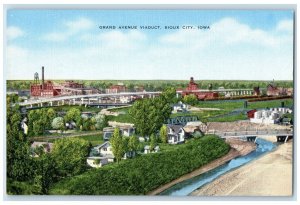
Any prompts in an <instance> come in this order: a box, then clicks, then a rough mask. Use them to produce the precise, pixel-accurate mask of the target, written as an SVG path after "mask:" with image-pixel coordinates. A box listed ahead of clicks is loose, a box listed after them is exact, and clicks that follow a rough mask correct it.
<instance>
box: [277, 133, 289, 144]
mask: <svg viewBox="0 0 300 205" xmlns="http://www.w3.org/2000/svg"><path fill="white" fill-rule="evenodd" d="M276 138H277V142H284V143H286V142H287V141H288V140H289V136H288V135H287V136H276Z"/></svg>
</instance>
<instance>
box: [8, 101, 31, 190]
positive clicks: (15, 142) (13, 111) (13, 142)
mask: <svg viewBox="0 0 300 205" xmlns="http://www.w3.org/2000/svg"><path fill="white" fill-rule="evenodd" d="M16 101H17V99H16V98H15V97H14V96H12V97H10V96H7V98H6V109H7V112H6V150H7V155H6V161H7V177H8V178H10V179H12V180H13V181H26V180H28V179H30V177H31V176H32V174H33V170H32V159H31V157H30V147H29V142H28V139H27V137H26V135H24V133H23V130H22V129H21V119H22V118H21V112H20V109H19V106H18V105H15V106H12V104H13V103H15V102H16ZM8 183H9V182H8ZM8 186H9V185H8Z"/></svg>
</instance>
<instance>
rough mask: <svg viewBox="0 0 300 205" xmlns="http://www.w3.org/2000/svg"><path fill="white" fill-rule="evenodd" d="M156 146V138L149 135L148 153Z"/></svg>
mask: <svg viewBox="0 0 300 205" xmlns="http://www.w3.org/2000/svg"><path fill="white" fill-rule="evenodd" d="M156 145H157V139H156V136H155V135H154V134H151V136H150V151H153V150H154V148H155V146H156Z"/></svg>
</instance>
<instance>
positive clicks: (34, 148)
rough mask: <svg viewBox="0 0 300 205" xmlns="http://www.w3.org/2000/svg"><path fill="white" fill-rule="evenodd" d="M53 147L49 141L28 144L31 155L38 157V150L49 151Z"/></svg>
mask: <svg viewBox="0 0 300 205" xmlns="http://www.w3.org/2000/svg"><path fill="white" fill-rule="evenodd" d="M52 149H53V143H49V142H33V143H32V144H31V145H30V150H31V156H32V157H39V154H40V151H43V152H44V153H50V152H51V151H52Z"/></svg>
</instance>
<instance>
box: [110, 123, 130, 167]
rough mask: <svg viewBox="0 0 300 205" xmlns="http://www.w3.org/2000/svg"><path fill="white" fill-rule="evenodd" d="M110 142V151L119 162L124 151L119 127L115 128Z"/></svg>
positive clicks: (124, 145)
mask: <svg viewBox="0 0 300 205" xmlns="http://www.w3.org/2000/svg"><path fill="white" fill-rule="evenodd" d="M110 144H111V147H112V152H113V154H114V156H115V158H116V160H117V162H118V163H119V161H120V160H121V159H122V157H123V156H124V154H125V152H126V144H125V143H124V140H123V138H122V136H121V135H120V130H119V128H115V130H114V133H113V135H112V136H111V138H110Z"/></svg>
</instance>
